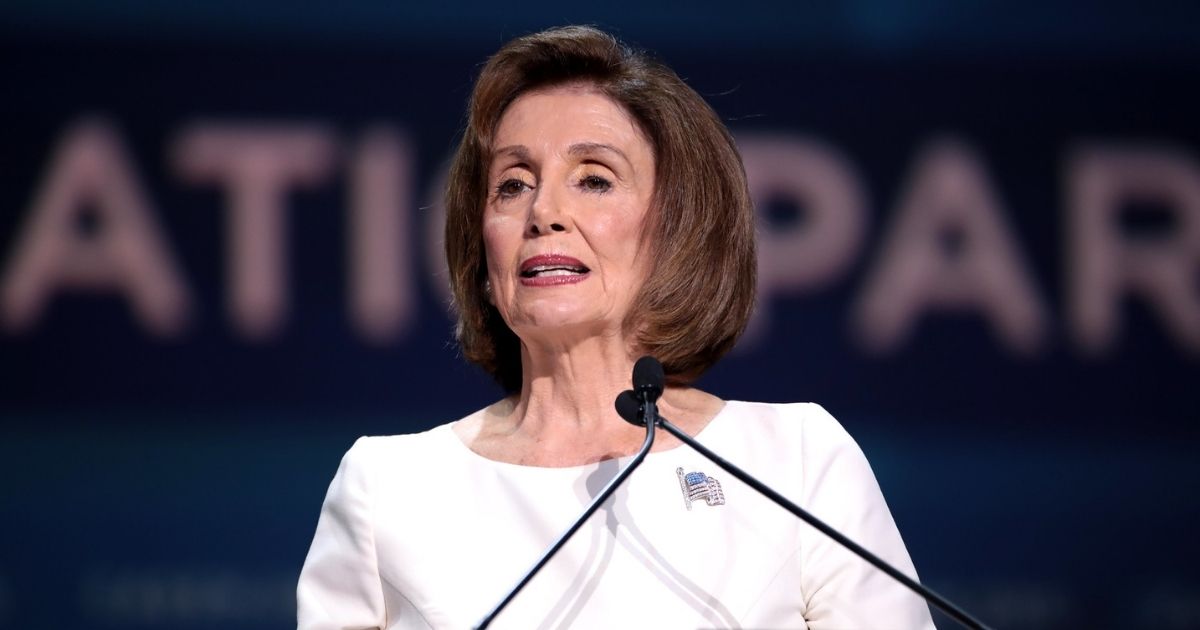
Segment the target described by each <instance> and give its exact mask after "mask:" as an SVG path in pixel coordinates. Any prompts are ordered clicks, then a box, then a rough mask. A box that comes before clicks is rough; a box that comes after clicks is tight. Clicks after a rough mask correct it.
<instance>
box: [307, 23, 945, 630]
mask: <svg viewBox="0 0 1200 630" xmlns="http://www.w3.org/2000/svg"><path fill="white" fill-rule="evenodd" d="M446 207H447V224H446V255H447V258H448V262H449V267H450V271H451V285H452V288H453V291H454V296H455V302H456V306H457V310H458V314H459V324H458V330H457V335H458V341H459V344H460V346H461V348H462V352H463V355H464V356H465V357H466V358H468V359H469V360H471V361H473V362H475V363H477V364H479V365H480V366H482V367H483V368H484V369H486V370H488V371H489V372H490V373H491V374H493V375H494V376H495V378H496V379H497V380H498V381H499V383H500V384H501V386H502V387H504V389H505V390H506V391H507V392H508V393H509V395H508V396H507V397H506V398H504V399H502V400H501V401H499V402H497V403H495V404H493V405H491V406H489V407H487V408H485V409H482V410H480V411H478V412H476V413H474V414H471V415H470V416H467V417H466V418H463V419H461V420H458V421H456V422H452V423H450V424H448V425H443V426H440V427H437V428H435V429H432V430H430V431H427V432H425V433H421V434H417V435H402V436H391V437H378V438H362V439H360V440H359V441H358V442H357V443H356V444H355V445H354V446H353V448H351V449H350V451H349V452H348V453H347V454H346V457H345V458H344V459H343V461H342V465H341V467H340V469H339V470H338V473H337V476H336V477H335V478H334V480H333V483H332V484H331V486H330V488H329V493H328V496H327V498H326V500H325V504H324V507H323V508H322V512H321V518H320V521H319V523H318V526H317V532H316V536H315V538H314V540H313V544H312V548H311V550H310V551H309V555H308V559H307V561H306V562H305V566H304V570H303V572H302V574H301V578H300V584H299V588H298V599H299V621H300V624H299V625H300V627H301V628H313V629H316V628H427V627H433V628H460V627H468V626H471V625H472V624H474V623H475V622H477V621H478V620H479V619H480V618H481V617H482V616H483V615H484V614H485V613H487V612H488V611H489V610H490V609H491V608H492V606H494V605H495V604H496V602H497V601H498V600H499V599H500V598H501V597H502V596H503V595H504V594H505V593H506V592H507V590H508V589H509V588H510V587H511V586H512V585H513V584H514V583H515V581H516V580H517V579H518V578H519V577H520V576H521V575H522V574H523V572H524V571H525V570H526V569H527V568H528V567H529V566H530V564H531V563H532V562H533V561H534V560H535V559H536V558H537V557H538V556H539V555H540V554H541V552H542V551H543V550H544V549H545V547H546V546H547V545H548V544H549V543H550V542H551V541H552V540H553V539H554V538H555V537H556V535H557V534H558V533H560V532H561V531H562V530H563V529H564V528H566V527H567V526H568V525H569V524H570V523H571V521H572V520H573V519H574V518H575V517H576V516H577V515H578V514H579V513H580V511H581V509H582V508H583V507H584V506H585V505H586V504H587V503H588V502H589V500H590V499H591V497H592V496H594V495H595V494H596V493H597V492H598V491H599V489H600V488H601V487H602V486H603V485H604V484H605V483H606V482H607V481H608V480H609V479H610V478H611V477H612V476H613V475H614V474H615V473H616V471H617V470H618V469H619V468H620V466H621V461H620V459H619V458H621V457H625V456H628V455H631V454H632V453H634V452H635V451H636V450H637V448H638V446H639V445H640V444H641V442H642V439H643V438H644V430H643V429H639V428H637V427H634V426H631V425H629V424H627V423H625V422H624V421H623V420H621V418H620V417H619V416H618V415H617V413H616V411H615V410H614V408H613V400H614V398H615V397H616V395H617V394H618V393H619V392H621V391H622V390H624V389H627V388H628V387H629V379H630V372H631V368H632V365H633V362H634V360H635V359H636V358H637V357H639V356H642V355H644V354H650V355H654V356H655V357H657V358H658V359H659V360H661V361H662V363H663V365H664V367H665V370H666V372H667V376H668V385H669V386H668V388H667V391H666V392H665V393H664V395H663V397H662V399H661V401H660V403H659V405H660V409H661V411H662V413H663V415H665V416H666V417H668V418H670V419H671V420H672V421H673V422H675V423H676V424H677V425H679V426H680V427H681V428H683V429H684V430H685V431H687V432H688V433H690V434H693V435H696V436H698V439H700V440H701V441H702V442H704V443H705V444H707V445H708V446H710V447H712V448H714V449H715V450H717V451H718V452H720V453H722V454H723V455H724V456H725V457H726V458H728V459H730V460H731V461H734V462H736V463H739V464H742V465H744V466H745V467H746V468H747V469H748V470H749V472H751V473H752V474H755V475H757V476H758V477H759V478H761V479H762V480H764V481H765V482H766V483H768V484H770V485H772V486H774V487H776V488H778V489H780V491H781V492H783V493H784V494H787V495H789V496H790V497H791V498H792V499H793V500H795V501H797V502H798V503H799V504H800V505H802V506H805V507H806V508H808V509H810V510H811V511H812V512H813V513H815V515H816V516H817V517H818V518H821V519H823V520H825V521H826V522H828V523H829V524H831V525H833V526H834V527H836V528H839V529H841V530H842V531H843V532H845V533H846V534H848V535H849V536H850V537H851V538H853V539H855V540H857V541H859V542H860V543H861V544H863V545H865V546H866V547H868V548H869V549H872V550H873V551H875V552H876V553H878V554H879V555H881V556H883V557H884V558H885V559H886V560H888V561H890V562H892V563H894V564H896V565H897V566H900V567H902V568H903V569H904V570H906V571H908V572H910V573H913V572H914V571H913V568H912V563H911V562H910V560H909V558H908V555H907V553H906V551H905V549H904V545H903V542H902V541H901V539H900V536H899V533H898V532H897V531H896V527H895V524H894V523H893V521H892V518H891V515H890V514H889V512H888V510H887V506H886V505H885V503H884V501H883V498H882V496H881V495H880V492H879V488H878V485H877V484H876V482H875V479H874V477H873V475H872V473H871V470H870V468H869V466H868V465H867V462H866V460H865V459H864V458H863V456H862V453H861V451H860V450H859V449H858V447H857V446H856V445H855V443H854V442H853V440H852V439H850V437H849V436H848V435H847V434H846V433H845V431H843V430H842V428H841V427H840V426H839V425H838V424H837V422H836V421H835V420H833V418H831V417H830V416H829V415H828V414H827V413H825V411H824V410H822V409H821V408H820V407H818V406H816V405H806V404H801V405H769V404H758V403H744V402H732V401H730V402H725V401H722V400H720V399H718V398H716V397H714V396H712V395H710V394H707V393H705V392H702V391H699V390H697V389H694V388H692V387H690V386H689V383H691V382H692V381H693V380H694V379H696V378H697V377H698V376H699V375H700V374H701V373H703V372H704V371H705V370H706V369H707V368H708V367H709V366H711V365H712V364H713V363H714V362H715V361H716V360H717V359H719V358H720V357H721V356H722V355H723V354H724V353H725V352H726V351H728V350H729V348H730V347H732V346H733V344H734V342H735V340H736V339H737V337H738V335H739V334H740V333H741V331H742V330H743V328H744V326H745V323H746V320H747V318H748V317H749V314H750V310H751V307H752V305H753V302H754V282H755V275H754V274H755V256H754V214H753V209H752V207H751V204H750V199H749V194H748V192H747V189H746V182H745V176H744V173H743V171H742V166H741V160H740V158H739V156H738V153H737V150H736V148H735V146H734V143H733V140H732V138H731V137H730V135H729V133H728V132H727V131H726V129H725V128H724V126H723V125H722V124H721V122H720V120H719V119H718V118H717V117H716V115H715V114H714V113H713V111H712V110H711V109H710V108H709V107H708V106H707V104H705V103H704V101H703V99H701V98H700V97H699V96H698V95H697V94H696V93H695V92H694V91H693V90H691V89H690V88H688V87H687V86H686V85H685V84H684V83H683V82H682V81H681V80H680V79H679V78H678V77H677V76H676V75H675V74H674V73H673V72H671V71H670V70H669V69H667V68H665V67H664V66H662V65H660V64H658V63H655V62H653V61H651V60H649V59H647V58H646V57H644V56H642V55H641V54H638V53H635V52H633V51H630V50H629V49H628V48H626V47H624V46H623V45H622V44H620V43H619V42H618V41H616V40H615V39H613V38H612V37H611V36H609V35H607V34H605V33H602V32H600V31H597V30H595V29H591V28H580V27H570V28H561V29H553V30H549V31H545V32H542V33H537V34H534V35H530V36H527V37H522V38H519V39H517V40H514V41H513V42H510V43H509V44H507V45H506V46H504V48H502V49H501V50H500V51H499V52H498V53H497V54H496V55H495V56H494V57H493V58H492V59H491V60H490V61H489V62H488V64H487V66H486V67H485V68H484V69H483V71H482V73H481V75H480V77H479V80H478V82H477V83H476V85H475V90H474V93H473V94H472V97H471V103H470V112H469V121H468V125H467V129H466V131H465V134H464V137H463V139H462V143H461V145H460V146H459V149H458V153H457V155H456V157H455V160H454V163H453V166H452V169H451V174H450V185H449V189H448V191H447V196H446ZM706 472H707V473H714V472H718V471H716V470H715V467H714V466H713V465H712V464H710V463H708V462H707V461H705V460H704V459H703V458H702V457H700V456H699V455H698V454H696V453H694V452H692V451H691V450H690V449H687V448H686V447H680V444H679V443H678V442H677V441H675V440H674V439H673V438H671V437H670V436H668V435H666V434H660V436H659V438H658V440H657V442H656V444H655V449H654V451H653V452H652V453H651V454H650V455H649V456H648V457H647V459H646V461H645V463H644V464H643V465H642V467H641V468H639V469H638V470H637V471H636V472H635V473H634V474H633V476H632V477H631V478H630V479H629V482H628V483H627V484H626V485H624V486H623V487H622V488H621V489H620V490H619V491H618V492H617V494H616V495H615V496H614V497H613V498H612V499H610V500H609V502H608V503H607V504H606V505H605V507H604V509H602V510H601V511H600V512H599V513H597V514H596V515H595V516H594V517H593V518H592V519H591V521H589V523H588V524H587V526H586V527H585V528H584V529H583V530H581V531H580V532H579V533H578V534H577V535H576V536H575V538H574V539H573V540H572V542H571V543H569V544H568V545H567V546H566V547H565V548H564V549H563V550H562V552H561V553H560V554H559V555H558V556H556V557H555V559H554V560H553V561H552V562H551V563H550V564H548V565H547V566H546V567H545V569H544V570H543V571H542V572H541V573H540V574H539V575H538V576H537V577H536V578H535V579H534V580H533V581H532V582H531V583H530V584H529V585H528V586H527V587H526V588H525V590H524V591H522V592H521V594H520V595H519V596H518V597H517V598H516V599H515V600H514V601H513V602H512V604H511V605H509V606H508V608H506V609H505V611H504V612H503V613H502V614H501V615H500V616H499V617H498V618H497V620H496V624H495V626H494V627H511V628H539V627H547V628H549V627H567V626H570V627H586V628H591V627H595V628H601V627H602V628H616V627H655V628H659V627H666V628H670V627H714V626H716V627H771V628H780V627H797V628H799V627H811V628H887V627H894V628H914V627H932V623H931V621H930V617H929V612H928V609H927V608H926V606H925V605H924V603H923V602H922V601H921V600H920V599H919V598H918V597H916V596H915V595H912V594H911V593H909V592H908V591H907V590H905V589H904V588H903V587H902V586H899V585H897V584H894V583H893V582H892V581H891V580H890V579H889V578H888V577H887V576H885V575H883V574H882V573H880V572H878V571H876V570H875V569H874V568H872V567H871V566H869V565H868V564H866V563H865V562H863V561H861V560H859V559H857V558H855V557H853V556H851V555H850V554H849V553H848V552H846V551H844V550H842V549H841V548H839V547H837V546H836V545H835V544H834V543H833V542H831V541H829V540H828V539H825V538H824V537H823V536H822V535H821V534H820V533H818V532H816V531H815V530H813V529H811V528H809V527H808V526H806V525H804V524H802V523H800V522H799V521H797V520H796V519H794V518H792V517H791V516H790V515H788V514H787V513H786V512H784V511H783V510H781V509H779V508H778V507H776V506H775V505H774V504H772V503H770V502H769V501H768V500H766V499H764V498H762V497H760V496H758V495H757V494H756V493H754V491H753V490H751V489H749V488H748V487H746V486H743V485H741V484H740V483H738V482H737V481H736V480H734V479H732V478H721V479H715V478H714V480H709V478H708V475H707V474H706ZM689 473H692V474H689ZM717 477H720V475H717ZM693 482H696V484H698V485H695V484H694V483H693ZM689 488H692V489H693V490H697V491H696V492H694V493H691V494H688V493H686V492H685V491H686V490H688V489H689Z"/></svg>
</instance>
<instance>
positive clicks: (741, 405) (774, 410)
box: [722, 400, 857, 449]
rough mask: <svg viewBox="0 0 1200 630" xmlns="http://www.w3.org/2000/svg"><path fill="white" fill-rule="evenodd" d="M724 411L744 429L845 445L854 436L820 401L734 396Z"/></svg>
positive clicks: (827, 443) (813, 441) (819, 443)
mask: <svg viewBox="0 0 1200 630" xmlns="http://www.w3.org/2000/svg"><path fill="white" fill-rule="evenodd" d="M722 414H723V415H724V416H726V417H727V419H728V420H731V421H732V422H734V423H736V424H737V425H738V426H739V428H740V429H743V430H749V431H751V432H752V433H754V434H761V435H765V436H769V437H771V438H790V441H793V442H792V443H794V440H802V441H803V442H804V443H806V444H808V445H810V446H811V445H816V446H821V445H824V446H829V447H845V446H849V445H853V446H854V447H855V448H856V449H857V445H855V443H854V439H853V438H851V437H850V434H849V433H847V432H846V429H845V428H843V427H842V424H841V423H840V422H838V421H837V419H836V418H834V417H833V416H832V415H831V414H830V413H829V412H828V411H826V410H825V408H824V407H822V406H821V405H819V404H817V403H811V402H805V403H764V402H748V401H739V400H731V401H728V402H727V403H726V409H724V410H723V411H722Z"/></svg>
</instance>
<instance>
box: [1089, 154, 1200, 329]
mask: <svg viewBox="0 0 1200 630" xmlns="http://www.w3.org/2000/svg"><path fill="white" fill-rule="evenodd" d="M1066 179H1067V184H1068V190H1069V193H1068V194H1069V198H1068V200H1067V213H1068V229H1067V230H1066V233H1067V255H1068V261H1069V264H1068V267H1067V275H1068V291H1069V293H1068V298H1067V303H1068V309H1067V311H1068V318H1069V321H1070V323H1071V324H1072V326H1071V328H1072V330H1073V331H1074V333H1075V336H1076V337H1077V339H1078V341H1079V343H1080V345H1081V346H1083V347H1084V348H1085V349H1087V350H1090V351H1093V352H1098V351H1103V350H1107V349H1109V348H1110V347H1111V346H1112V344H1113V342H1114V340H1115V338H1116V336H1117V331H1118V329H1119V327H1120V312H1121V308H1120V307H1121V298H1122V297H1124V295H1125V294H1126V293H1130V294H1136V295H1138V296H1140V297H1141V298H1143V299H1145V300H1147V301H1148V302H1150V303H1151V304H1153V305H1154V306H1156V307H1157V309H1158V312H1159V314H1160V315H1161V316H1162V318H1163V321H1164V322H1165V323H1166V326H1167V330H1168V331H1170V333H1171V334H1173V335H1174V336H1175V338H1176V339H1178V340H1179V341H1180V342H1181V343H1182V344H1183V345H1184V346H1185V347H1186V348H1188V349H1189V350H1191V351H1192V352H1196V351H1200V282H1198V281H1197V279H1198V278H1200V166H1198V165H1197V164H1196V162H1195V161H1194V160H1192V159H1191V158H1190V157H1189V156H1187V155H1183V154H1181V153H1180V152H1178V151H1173V150H1170V149H1167V148H1164V147H1130V148H1124V149H1122V148H1114V147H1102V146H1091V147H1087V148H1082V149H1080V150H1078V151H1076V152H1075V153H1074V155H1073V157H1072V158H1071V160H1070V161H1069V162H1068V167H1067V174H1066ZM1131 201H1159V202H1163V203H1164V205H1165V206H1166V208H1167V209H1168V210H1169V211H1170V212H1171V214H1172V215H1173V218H1174V219H1175V220H1174V224H1175V229H1174V230H1173V231H1172V233H1171V234H1170V235H1166V236H1164V235H1158V236H1157V237H1154V238H1147V237H1139V236H1126V235H1124V234H1122V230H1121V225H1120V220H1119V219H1120V213H1121V211H1122V204H1123V203H1128V202H1131Z"/></svg>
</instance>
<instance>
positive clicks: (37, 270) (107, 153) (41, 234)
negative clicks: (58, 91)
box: [0, 121, 191, 336]
mask: <svg viewBox="0 0 1200 630" xmlns="http://www.w3.org/2000/svg"><path fill="white" fill-rule="evenodd" d="M89 210H90V211H91V216H92V217H93V218H94V219H95V225H96V229H94V230H90V231H87V232H85V231H84V230H82V229H81V227H80V226H81V224H82V222H83V219H84V217H85V213H87V212H88V211H89ZM63 288H75V289H86V290H91V291H97V292H104V291H116V292H119V293H123V294H125V295H126V296H127V297H128V298H129V301H130V302H131V304H132V306H133V311H134V313H135V314H136V315H137V317H138V319H139V320H140V321H141V322H142V323H143V324H144V325H145V326H146V327H147V328H148V329H149V330H150V331H151V332H153V333H154V334H157V335H161V336H170V335H173V334H176V333H178V332H179V331H180V330H182V328H183V327H184V325H185V324H186V322H187V316H188V312H189V305H190V302H191V300H190V297H189V294H188V291H187V288H186V286H185V285H184V283H183V281H182V279H181V277H180V274H179V271H178V268H177V267H176V265H175V263H174V261H173V260H172V259H171V256H170V254H169V250H168V249H167V247H166V245H165V244H164V242H163V239H162V236H161V234H160V232H159V229H158V227H157V226H156V225H155V223H154V220H153V215H152V212H151V209H150V204H149V203H148V202H147V200H146V198H145V196H144V194H143V192H142V189H141V187H140V186H139V185H138V182H137V178H136V177H135V175H134V172H133V169H132V167H131V166H130V164H129V161H128V159H127V157H126V155H125V153H124V151H123V150H122V148H121V146H120V141H119V139H118V138H117V136H116V134H115V133H114V132H113V130H112V129H111V128H110V127H109V126H108V125H107V124H104V123H102V122H96V121H90V122H84V123H82V124H80V125H78V126H76V127H75V128H74V129H72V130H71V131H69V132H68V133H67V134H66V136H65V137H64V138H63V140H62V141H61V143H60V145H59V148H58V151H57V152H56V154H55V156H54V159H53V160H52V162H51V166H50V171H49V175H48V176H47V178H46V180H45V182H44V183H43V185H42V187H41V189H40V190H39V192H38V194H37V196H36V197H35V199H34V202H33V206H32V208H31V210H30V216H29V219H28V222H27V223H26V225H25V227H24V230H23V231H22V232H21V235H20V237H19V238H18V240H17V246H16V250H15V251H14V254H13V257H12V260H11V263H10V266H9V268H8V270H7V273H6V274H5V275H4V278H3V282H2V283H0V313H2V315H3V321H4V324H5V326H6V327H8V328H10V329H12V330H16V331H20V330H25V329H27V328H29V327H30V326H32V325H33V323H34V322H35V321H36V320H37V318H38V316H39V315H40V314H41V313H42V311H43V310H44V309H45V307H46V305H47V303H48V302H49V300H50V298H51V296H52V295H53V294H54V292H55V291H57V290H60V289H63Z"/></svg>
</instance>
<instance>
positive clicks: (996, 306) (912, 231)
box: [854, 140, 1047, 353]
mask: <svg viewBox="0 0 1200 630" xmlns="http://www.w3.org/2000/svg"><path fill="white" fill-rule="evenodd" d="M1002 216H1003V211H1002V209H1001V207H1000V203H999V201H997V199H996V195H995V194H994V193H993V192H992V189H991V187H990V186H989V185H988V182H987V179H986V176H985V175H984V169H983V166H982V164H980V162H979V160H978V159H977V158H976V157H975V155H974V153H973V152H972V151H971V150H970V149H969V148H967V146H966V145H965V144H963V143H961V142H957V141H953V140H941V141H937V142H934V143H933V144H931V145H930V146H929V147H928V148H927V149H926V150H925V151H923V152H922V153H921V154H920V155H919V157H918V158H917V160H916V166H915V168H914V173H913V175H912V177H911V178H910V181H909V183H908V186H907V191H906V192H905V194H904V195H903V196H902V200H901V202H900V205H899V207H898V209H897V211H896V214H895V218H894V219H893V221H894V222H893V225H892V226H891V228H890V229H889V230H887V231H886V236H885V237H884V238H885V241H884V244H883V246H882V248H881V253H880V255H879V258H878V260H877V261H876V262H875V264H874V265H873V267H872V269H871V270H870V272H869V273H868V275H867V279H866V284H865V286H864V288H863V293H862V295H861V296H860V298H859V301H858V303H857V305H856V306H855V310H854V322H855V324H856V330H857V332H858V336H859V338H860V339H861V340H862V342H863V343H864V344H865V346H866V347H867V348H869V349H871V350H875V351H889V350H893V349H895V348H897V347H898V346H899V345H900V344H901V342H902V341H903V340H904V339H905V338H906V337H907V336H908V334H909V333H911V332H912V329H913V327H914V326H915V324H916V322H917V319H918V318H919V317H920V315H922V314H923V313H925V312H926V311H930V310H978V311H979V312H980V313H981V314H982V315H983V316H985V317H986V318H987V319H988V320H989V321H990V322H991V323H992V325H993V326H994V328H995V329H996V331H997V332H998V333H999V334H1000V337H1001V338H1002V339H1003V340H1004V341H1005V342H1006V343H1007V345H1008V347H1009V348H1011V349H1013V350H1016V351H1018V352H1023V353H1029V352H1032V351H1034V350H1037V349H1038V347H1039V344H1040V342H1041V341H1042V339H1043V337H1044V335H1045V331H1046V327H1047V323H1046V320H1047V316H1046V312H1045V307H1044V306H1043V305H1042V303H1041V302H1040V301H1039V299H1038V296H1037V294H1036V292H1035V291H1034V289H1033V286H1032V284H1031V283H1030V281H1029V278H1030V277H1031V276H1030V274H1029V272H1028V267H1027V266H1026V265H1025V264H1024V263H1023V261H1022V259H1021V257H1020V255H1019V253H1018V250H1017V246H1016V244H1015V243H1014V241H1013V239H1012V237H1011V235H1010V234H1009V231H1008V229H1007V228H1006V227H1005V225H1004V222H1003V220H1002V218H1001V217H1002Z"/></svg>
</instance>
